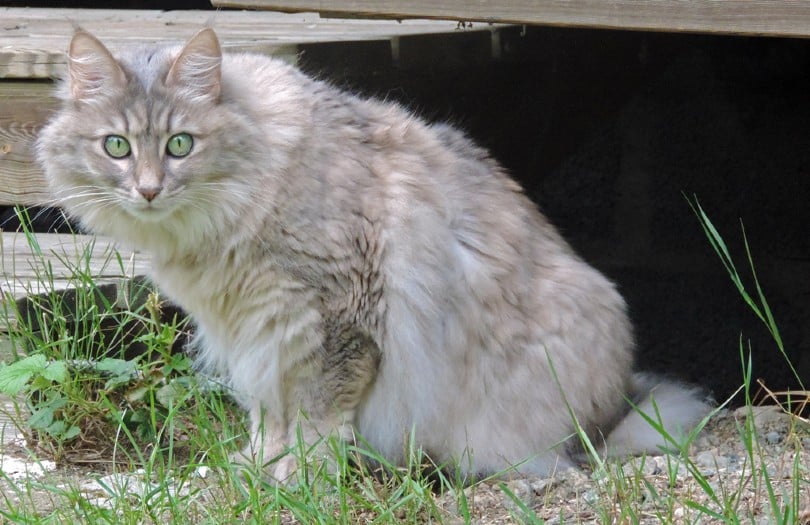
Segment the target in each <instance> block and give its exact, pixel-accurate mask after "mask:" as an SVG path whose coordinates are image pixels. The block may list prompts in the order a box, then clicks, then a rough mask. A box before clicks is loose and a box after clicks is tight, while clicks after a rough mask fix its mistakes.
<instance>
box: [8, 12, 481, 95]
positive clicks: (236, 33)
mask: <svg viewBox="0 0 810 525" xmlns="http://www.w3.org/2000/svg"><path fill="white" fill-rule="evenodd" d="M0 20H2V24H0V78H24V79H33V78H43V79H45V78H54V77H60V76H61V75H62V73H63V70H64V64H65V59H64V51H65V49H66V47H67V43H68V40H69V38H70V35H71V33H72V32H73V24H74V23H76V24H79V25H81V26H82V27H84V28H85V29H87V30H88V31H90V32H91V33H93V34H94V35H96V36H97V37H99V38H100V39H101V40H102V41H103V42H104V43H105V44H107V45H108V46H109V47H110V48H111V49H113V50H115V49H119V48H121V47H124V46H131V45H141V44H148V43H157V42H164V43H165V42H182V41H185V40H186V39H188V38H189V37H190V36H191V35H192V34H194V33H195V32H196V31H198V30H199V29H200V28H202V27H204V26H206V25H208V24H210V25H211V26H212V27H214V29H216V30H217V33H218V34H219V36H220V38H221V40H222V41H223V44H224V47H225V48H226V49H227V50H231V51H235V50H237V51H255V52H259V53H266V54H272V55H276V56H281V57H283V58H285V59H287V60H289V61H293V62H294V61H295V59H296V56H297V54H298V46H299V45H300V44H311V43H323V42H344V41H369V40H390V39H392V38H397V37H401V36H407V35H420V34H432V33H442V32H456V31H466V30H469V29H464V28H459V27H458V25H457V24H456V23H454V22H448V21H438V20H420V21H408V22H405V23H398V22H396V21H393V20H348V19H337V20H330V19H325V18H321V17H319V16H318V15H317V14H312V13H309V14H282V13H262V14H257V13H255V12H250V11H220V12H210V11H139V10H105V9H26V8H0ZM476 29H486V28H474V30H476Z"/></svg>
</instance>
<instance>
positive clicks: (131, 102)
mask: <svg viewBox="0 0 810 525" xmlns="http://www.w3.org/2000/svg"><path fill="white" fill-rule="evenodd" d="M221 60H222V55H221V52H220V48H219V43H218V41H217V38H216V36H215V34H214V33H213V31H211V30H210V29H206V30H203V31H201V32H200V33H198V34H197V35H196V36H195V37H194V38H192V39H191V40H190V41H189V42H188V43H187V44H186V46H185V47H183V48H175V49H172V48H170V49H162V50H160V49H158V50H152V51H149V50H143V51H139V52H134V53H131V54H130V55H126V56H124V57H122V58H120V59H115V58H114V57H113V56H112V55H111V53H110V52H109V51H108V50H107V49H106V48H105V47H104V46H103V45H102V44H101V43H100V42H99V41H98V40H96V39H95V38H94V37H93V36H91V35H89V34H88V33H85V32H82V31H79V32H77V33H76V34H75V35H74V37H73V39H72V41H71V44H70V53H69V78H68V81H67V82H66V85H65V92H64V93H63V94H62V98H63V99H65V104H64V107H63V109H62V111H61V112H60V113H59V114H58V115H57V117H56V118H55V119H54V120H53V121H52V122H51V123H50V124H49V125H48V126H47V127H46V128H45V129H44V130H43V132H42V133H41V135H40V138H39V140H38V145H37V147H38V152H39V156H40V160H41V162H42V164H43V165H44V167H45V171H46V174H47V177H48V180H49V183H50V185H51V188H52V190H53V191H54V193H55V196H56V198H57V200H58V201H59V202H60V203H61V204H62V205H64V206H65V207H66V208H67V209H68V210H69V211H70V212H71V213H72V214H73V215H76V216H78V217H79V218H80V219H81V220H82V222H83V223H84V224H85V225H86V226H89V227H90V228H91V229H93V230H95V231H98V232H101V233H109V234H112V235H116V232H114V231H111V228H113V226H118V225H120V223H122V222H123V223H125V224H127V225H128V226H129V227H130V228H138V227H146V228H149V227H158V226H164V227H171V228H174V229H175V230H177V231H180V230H182V228H181V227H183V226H184V225H185V226H186V227H187V226H188V225H189V224H197V225H198V226H197V227H202V225H203V224H204V223H205V222H206V220H209V219H211V217H212V216H213V215H216V214H217V213H224V212H223V210H227V209H228V208H233V207H234V206H235V205H236V204H235V202H233V201H234V200H235V199H238V197H239V196H240V195H243V194H246V193H247V192H249V191H250V189H249V188H246V187H245V184H247V183H246V182H245V181H243V180H240V179H239V178H238V177H236V176H234V175H235V174H236V175H238V174H242V173H246V172H250V171H251V168H250V166H251V165H255V164H256V163H258V162H259V161H260V159H259V157H260V154H259V150H260V149H261V146H260V145H259V139H258V138H257V134H256V131H255V129H254V126H252V124H251V122H250V118H248V117H246V116H244V115H242V114H240V113H239V111H234V109H233V107H229V105H228V104H227V103H226V102H223V100H222V94H221V87H222V86H221ZM254 161H255V162H254ZM252 163H253V164H252ZM229 200H230V201H232V202H229Z"/></svg>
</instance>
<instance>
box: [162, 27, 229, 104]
mask: <svg viewBox="0 0 810 525" xmlns="http://www.w3.org/2000/svg"><path fill="white" fill-rule="evenodd" d="M221 70H222V50H221V49H220V47H219V40H218V39H217V35H216V33H214V30H213V29H211V28H210V27H207V28H205V29H203V30H201V31H200V32H199V33H197V34H196V35H194V36H193V37H192V38H191V40H189V41H188V43H187V44H186V45H185V47H184V48H183V50H182V51H180V54H179V55H178V56H177V58H176V59H175V60H174V63H173V64H172V67H171V69H170V70H169V74H168V75H167V77H166V86H168V87H173V88H177V89H179V90H180V91H181V92H184V93H186V94H188V95H189V96H191V97H192V98H195V99H199V100H208V101H212V102H213V101H216V100H217V99H219V93H220V89H221V77H222V73H221Z"/></svg>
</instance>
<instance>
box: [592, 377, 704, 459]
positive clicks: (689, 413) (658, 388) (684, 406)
mask: <svg viewBox="0 0 810 525" xmlns="http://www.w3.org/2000/svg"><path fill="white" fill-rule="evenodd" d="M632 388H633V400H634V404H635V405H636V408H635V409H631V410H630V411H629V412H628V413H627V415H625V417H624V418H623V419H622V420H621V421H619V423H618V424H617V425H616V426H615V427H614V428H613V430H612V431H611V432H610V434H608V436H607V439H606V440H605V447H606V452H607V454H608V455H610V456H630V455H638V454H658V453H660V452H661V450H662V449H663V448H671V447H672V443H668V442H667V440H666V439H664V436H663V435H662V433H661V432H659V431H658V430H657V429H655V428H653V426H651V425H650V423H649V422H648V421H647V420H646V419H644V417H642V416H641V414H639V411H640V412H643V413H644V414H646V415H647V416H648V417H649V418H651V419H652V420H653V421H655V422H656V423H657V424H661V425H663V428H664V430H665V431H666V433H667V434H669V435H670V436H672V437H673V438H674V439H675V440H678V441H680V440H681V439H682V438H683V437H685V436H686V435H687V434H688V433H689V432H690V431H691V430H692V429H693V428H694V427H695V425H697V423H698V422H700V420H701V419H703V417H705V416H706V415H707V414H708V413H709V412H710V411H711V409H712V403H711V402H710V401H709V400H708V398H707V396H706V395H705V393H704V392H703V391H702V390H701V389H700V388H697V387H691V386H686V385H683V384H681V383H677V382H674V381H670V380H667V379H662V378H660V377H657V376H654V375H649V374H641V373H637V374H634V375H633V385H632Z"/></svg>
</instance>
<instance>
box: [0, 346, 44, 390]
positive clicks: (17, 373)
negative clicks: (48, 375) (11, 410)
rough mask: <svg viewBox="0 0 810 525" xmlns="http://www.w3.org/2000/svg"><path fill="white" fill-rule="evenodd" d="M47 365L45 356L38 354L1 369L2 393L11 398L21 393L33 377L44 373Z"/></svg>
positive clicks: (0, 384) (0, 385)
mask: <svg viewBox="0 0 810 525" xmlns="http://www.w3.org/2000/svg"><path fill="white" fill-rule="evenodd" d="M46 365H47V360H46V359H45V356H44V355H41V354H37V355H32V356H28V357H26V358H24V359H20V360H19V361H17V362H14V363H11V364H10V365H5V366H3V367H0V392H3V393H4V394H6V395H9V396H13V395H16V394H18V393H20V392H21V391H22V390H23V388H25V385H26V384H28V382H29V381H30V380H31V377H33V376H34V374H39V373H40V372H42V370H44V369H45V366H46Z"/></svg>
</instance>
